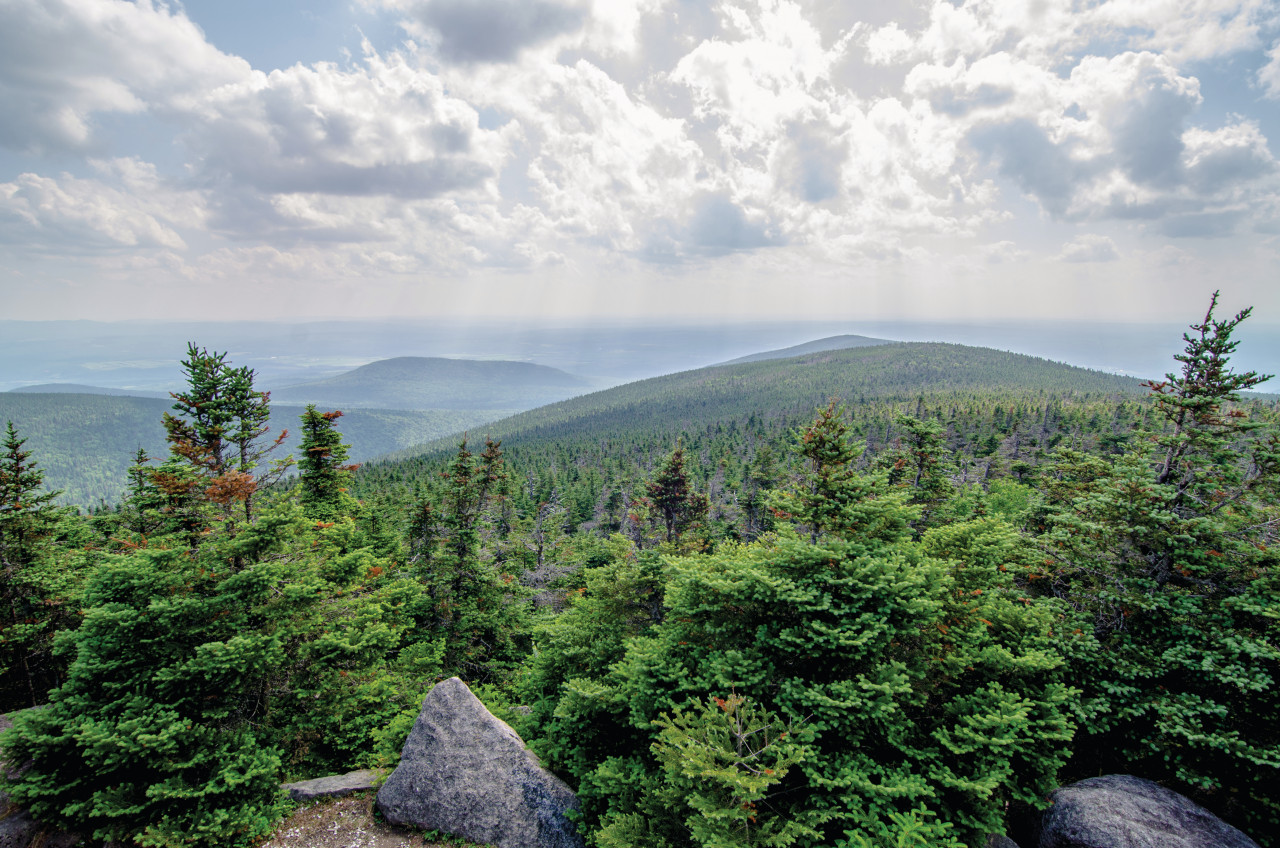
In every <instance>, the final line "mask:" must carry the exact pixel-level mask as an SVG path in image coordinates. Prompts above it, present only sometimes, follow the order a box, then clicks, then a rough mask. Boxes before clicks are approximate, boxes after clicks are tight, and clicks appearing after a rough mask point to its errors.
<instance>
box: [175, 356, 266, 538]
mask: <svg viewBox="0 0 1280 848" xmlns="http://www.w3.org/2000/svg"><path fill="white" fill-rule="evenodd" d="M226 358H227V355H226V353H218V352H216V351H215V352H213V353H210V352H209V351H208V350H207V349H206V348H197V347H196V346H195V345H194V344H188V345H187V358H186V359H184V360H182V369H183V373H184V374H185V375H186V382H187V386H186V389H185V390H183V391H180V392H172V393H170V396H171V397H172V398H173V400H174V404H173V411H174V412H176V413H178V414H177V415H173V414H171V413H165V416H164V427H165V432H166V433H167V435H168V439H169V450H170V453H171V454H172V455H173V456H175V457H178V458H180V459H182V460H183V461H185V462H186V463H187V464H188V465H189V466H190V467H191V468H192V469H193V471H195V472H196V473H197V474H198V475H199V476H200V477H202V478H203V480H204V483H205V486H204V494H205V497H206V498H207V499H208V500H209V501H210V502H212V503H215V504H217V505H218V506H219V507H220V509H221V511H222V513H223V515H224V516H225V517H231V516H232V514H233V511H234V510H235V504H236V503H239V504H240V509H241V511H242V513H243V517H244V520H245V521H252V520H253V507H252V503H253V496H254V493H255V492H256V491H257V490H258V488H259V487H260V486H262V485H264V484H266V483H268V482H271V481H274V480H276V479H279V477H280V476H281V475H283V474H284V472H285V471H286V470H287V469H288V467H289V465H290V464H291V460H289V459H284V460H281V461H279V462H275V463H271V464H270V465H269V466H268V467H267V468H265V469H262V465H263V463H264V462H265V461H266V459H267V457H268V455H269V454H270V453H271V451H273V450H275V449H276V448H277V447H279V446H280V444H281V443H282V442H283V441H284V439H285V437H286V435H287V432H288V431H283V432H281V433H280V435H279V436H278V437H277V438H276V439H274V440H271V441H267V440H264V438H263V437H264V436H265V435H266V434H267V430H268V424H267V419H268V418H269V416H270V403H269V402H270V393H269V392H262V391H258V390H257V389H255V388H254V386H253V380H254V376H255V373H254V371H253V370H252V369H251V368H248V367H241V368H234V367H232V366H231V365H230V364H228V363H227V361H226ZM255 469H261V470H257V471H255Z"/></svg>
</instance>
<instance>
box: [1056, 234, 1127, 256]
mask: <svg viewBox="0 0 1280 848" xmlns="http://www.w3.org/2000/svg"><path fill="white" fill-rule="evenodd" d="M1058 258H1059V259H1061V260H1062V261H1063V262H1114V261H1115V260H1117V259H1119V258H1120V251H1118V250H1116V243H1115V242H1114V241H1112V240H1111V238H1110V237H1109V236H1103V235H1098V234H1096V233H1085V234H1084V235H1081V236H1077V237H1076V238H1075V239H1074V240H1072V241H1071V242H1070V243H1069V244H1064V245H1063V246H1062V252H1061V253H1059V254H1058Z"/></svg>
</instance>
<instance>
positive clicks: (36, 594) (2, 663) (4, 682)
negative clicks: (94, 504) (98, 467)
mask: <svg viewBox="0 0 1280 848" xmlns="http://www.w3.org/2000/svg"><path fill="white" fill-rule="evenodd" d="M25 444H26V439H22V438H19V437H18V431H17V429H16V428H15V427H14V426H13V422H12V421H10V422H8V425H7V427H6V429H5V436H4V444H3V448H2V450H3V453H2V454H0V604H2V605H3V606H2V608H0V691H2V692H3V693H4V694H3V695H0V710H5V709H10V708H13V707H18V706H35V705H36V704H38V703H40V702H41V701H42V700H43V699H44V695H45V692H47V691H48V690H49V688H51V687H52V686H53V685H54V684H55V683H56V681H57V679H58V676H59V669H58V665H57V664H56V663H55V662H54V661H53V659H52V653H51V652H52V640H53V635H54V632H55V631H56V630H57V629H58V627H59V626H63V625H65V624H67V623H68V622H67V621H66V620H65V618H66V613H65V611H64V609H63V604H64V602H65V598H62V597H60V593H61V592H62V591H65V588H66V587H65V583H66V578H67V575H66V574H65V569H57V568H56V567H54V566H53V564H52V563H50V562H49V561H48V558H49V551H48V546H49V542H50V539H51V536H52V535H53V533H54V529H55V526H56V524H57V521H58V518H59V512H60V511H59V510H58V509H57V508H56V507H54V506H53V500H54V499H55V498H57V497H58V495H59V494H60V493H59V492H46V491H44V472H43V471H41V470H40V468H39V467H38V463H36V462H35V461H34V460H32V459H31V451H29V450H24V449H23V446H24V445H25Z"/></svg>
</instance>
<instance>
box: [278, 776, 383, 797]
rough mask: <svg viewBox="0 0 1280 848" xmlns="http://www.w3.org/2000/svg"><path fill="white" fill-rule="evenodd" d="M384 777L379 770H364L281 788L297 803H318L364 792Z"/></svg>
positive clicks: (300, 781)
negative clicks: (326, 799) (318, 801)
mask: <svg viewBox="0 0 1280 848" xmlns="http://www.w3.org/2000/svg"><path fill="white" fill-rule="evenodd" d="M381 776H382V771H381V770H379V769H362V770H360V771H352V772H347V773H346V774H332V775H329V776H328V777H317V778H315V779H313V780H299V781H298V782H297V783H286V784H284V785H282V786H281V787H280V788H281V789H283V790H285V791H286V792H288V793H289V797H290V798H292V799H293V800H295V801H317V800H319V799H321V798H341V797H342V796H343V795H350V794H351V793H353V792H364V791H366V790H369V789H372V788H374V787H375V786H377V784H378V778H380V777H381Z"/></svg>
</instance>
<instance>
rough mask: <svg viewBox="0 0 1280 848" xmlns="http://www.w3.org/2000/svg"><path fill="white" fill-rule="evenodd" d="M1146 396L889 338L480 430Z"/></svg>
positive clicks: (624, 427) (510, 432) (633, 426)
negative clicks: (923, 403)
mask: <svg viewBox="0 0 1280 848" xmlns="http://www.w3.org/2000/svg"><path fill="white" fill-rule="evenodd" d="M1146 394H1147V390H1146V389H1145V388H1143V386H1142V383H1141V381H1139V380H1137V379H1135V378H1132V377H1122V376H1118V375H1115V374H1106V373H1103V372H1100V371H1089V370H1086V369H1083V368H1076V367H1074V366H1071V365H1065V364H1063V363H1060V362H1051V361H1049V360H1046V359H1039V358H1037V357H1033V356H1026V355H1023V354H1018V353H1008V352H1005V351H997V350H990V349H988V348H979V347H967V346H964V345H954V344H943V343H934V342H893V343H887V344H879V345H869V346H864V347H857V348H849V349H845V350H832V351H820V352H816V353H810V354H806V355H804V356H797V357H791V358H788V359H772V360H765V361H761V362H749V363H742V364H736V365H732V364H726V365H716V366H712V367H709V368H699V369H696V370H693V371H684V372H681V373H678V374H669V375H666V376H663V377H653V378H651V379H648V380H641V381H638V382H635V383H628V384H626V385H623V386H617V387H614V388H612V389H605V390H603V391H598V392H593V393H591V394H588V395H583V396H581V397H577V398H573V399H571V400H566V401H561V402H559V403H554V404H550V405H547V406H543V407H539V408H538V409H533V410H529V411H528V412H522V413H519V414H517V415H513V416H511V417H510V418H506V419H503V420H499V421H495V422H493V423H492V424H490V425H488V426H487V427H485V431H486V432H487V433H489V434H491V435H492V436H493V437H494V438H501V439H504V440H505V444H508V445H516V444H520V443H524V442H531V441H539V442H540V441H548V440H561V441H565V440H570V441H571V440H574V439H577V438H587V439H600V438H613V437H628V436H632V435H634V434H636V433H637V432H641V431H644V432H648V431H664V432H669V433H671V434H672V436H673V437H674V435H675V434H678V433H680V432H681V431H693V430H698V429H701V428H704V427H706V426H707V425H714V424H717V423H722V424H723V423H727V422H729V421H732V420H745V419H747V418H750V417H757V418H761V419H765V420H772V419H779V418H785V419H792V418H796V419H797V420H798V419H801V418H803V419H806V420H807V418H811V417H812V414H813V411H814V409H815V408H816V407H818V406H823V405H825V404H826V403H827V402H828V401H829V400H830V399H831V398H838V399H840V400H841V401H843V402H845V403H846V404H848V405H849V406H850V407H852V408H855V410H856V407H858V406H860V405H865V404H868V403H870V402H875V403H878V404H881V405H883V404H889V405H893V404H898V405H907V404H915V403H916V402H917V401H918V400H919V399H921V398H924V399H926V400H927V401H928V402H929V403H930V404H937V403H943V402H946V403H956V402H961V401H963V400H965V399H978V398H991V397H996V396H1025V397H1028V398H1042V399H1047V398H1049V397H1064V396H1076V397H1086V396H1096V397H1101V396H1108V395H1126V396H1131V397H1142V396H1145V395H1146ZM451 447H452V443H449V442H444V443H437V444H427V445H422V446H419V447H417V448H413V449H410V450H407V451H402V452H400V453H399V454H397V455H396V457H393V458H409V457H412V456H414V455H415V454H421V453H427V452H431V451H434V450H441V449H444V450H447V449H450V448H451Z"/></svg>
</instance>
